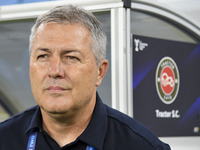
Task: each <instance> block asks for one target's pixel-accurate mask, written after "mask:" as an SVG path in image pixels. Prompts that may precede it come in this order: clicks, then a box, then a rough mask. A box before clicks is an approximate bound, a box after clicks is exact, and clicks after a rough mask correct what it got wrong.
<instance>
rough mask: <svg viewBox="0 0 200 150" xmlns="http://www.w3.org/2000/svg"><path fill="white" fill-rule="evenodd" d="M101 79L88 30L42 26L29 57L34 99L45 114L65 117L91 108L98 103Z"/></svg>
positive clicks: (80, 26) (68, 25)
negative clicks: (97, 89) (95, 102)
mask: <svg viewBox="0 0 200 150" xmlns="http://www.w3.org/2000/svg"><path fill="white" fill-rule="evenodd" d="M100 66H101V65H100ZM104 66H105V65H104ZM106 70H107V69H106ZM101 76H102V75H101V69H100V68H99V67H97V66H96V62H95V57H94V54H93V52H92V50H91V34H90V31H89V30H88V29H87V28H86V27H84V26H83V25H80V24H56V23H47V24H42V25H40V26H39V28H38V30H37V33H36V37H35V39H34V43H33V47H32V51H31V56H30V81H31V88H32V92H33V95H34V97H35V100H36V102H37V103H38V105H39V106H40V107H41V108H42V109H43V110H44V111H46V112H48V113H52V114H62V113H71V112H74V111H76V110H79V109H81V108H86V107H88V106H89V105H90V103H91V102H92V101H93V102H94V101H95V98H96V97H95V94H96V87H97V86H99V85H100V83H101V80H102V78H103V77H101Z"/></svg>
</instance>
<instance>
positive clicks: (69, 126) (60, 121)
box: [41, 103, 95, 147]
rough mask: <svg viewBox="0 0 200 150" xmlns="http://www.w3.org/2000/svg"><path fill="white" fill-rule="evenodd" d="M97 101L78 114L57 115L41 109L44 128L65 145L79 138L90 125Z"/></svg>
mask: <svg viewBox="0 0 200 150" xmlns="http://www.w3.org/2000/svg"><path fill="white" fill-rule="evenodd" d="M94 106H95V103H94V104H92V106H91V107H88V109H87V110H85V111H83V112H81V113H79V114H77V115H76V116H67V115H63V117H61V116H59V117H55V115H51V114H48V113H47V112H45V111H44V110H43V109H41V113H42V117H43V129H44V130H45V131H46V132H47V133H48V134H49V135H50V136H51V137H52V138H53V139H54V140H55V141H56V142H57V143H58V144H59V145H60V147H63V146H64V145H66V144H69V143H71V142H73V141H75V140H76V139H77V137H78V136H80V135H81V134H82V133H83V131H84V130H85V129H86V127H87V126H88V124H89V122H90V120H91V117H92V113H93V110H94Z"/></svg>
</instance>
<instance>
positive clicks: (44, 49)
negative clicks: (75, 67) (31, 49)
mask: <svg viewBox="0 0 200 150" xmlns="http://www.w3.org/2000/svg"><path fill="white" fill-rule="evenodd" d="M36 51H44V52H51V50H50V49H49V48H43V47H38V48H37V49H36ZM68 53H79V54H81V55H82V54H83V53H82V52H81V51H79V50H76V49H63V50H61V54H68Z"/></svg>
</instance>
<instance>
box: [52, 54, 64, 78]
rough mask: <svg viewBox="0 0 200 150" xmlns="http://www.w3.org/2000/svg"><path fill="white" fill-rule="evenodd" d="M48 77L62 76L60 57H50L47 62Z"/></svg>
mask: <svg viewBox="0 0 200 150" xmlns="http://www.w3.org/2000/svg"><path fill="white" fill-rule="evenodd" d="M48 69H49V77H51V78H63V77H64V70H63V64H62V61H61V59H60V58H53V57H52V58H51V61H50V63H49V68H48Z"/></svg>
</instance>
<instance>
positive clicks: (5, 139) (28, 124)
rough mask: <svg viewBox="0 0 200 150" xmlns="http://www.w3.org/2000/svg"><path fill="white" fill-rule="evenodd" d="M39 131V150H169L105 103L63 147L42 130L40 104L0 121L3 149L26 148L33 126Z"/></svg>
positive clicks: (100, 104)
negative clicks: (78, 134)
mask: <svg viewBox="0 0 200 150" xmlns="http://www.w3.org/2000/svg"><path fill="white" fill-rule="evenodd" d="M33 128H34V129H36V130H37V131H38V136H37V141H36V148H35V149H36V150H59V149H60V150H85V149H86V146H87V145H91V146H93V147H95V148H96V149H97V150H170V148H169V146H168V145H167V144H164V143H162V142H161V141H160V140H159V139H158V138H157V137H156V136H155V135H154V134H153V133H152V132H151V131H150V130H149V129H147V128H146V127H144V126H143V125H142V124H140V123H139V122H137V121H136V120H134V119H133V118H130V117H128V116H127V115H124V114H122V113H120V112H118V111H117V110H114V109H112V108H110V107H108V106H106V105H105V104H103V103H102V101H101V99H100V98H99V96H98V94H97V102H96V106H95V109H94V113H93V116H92V119H91V121H90V123H89V125H88V127H87V128H86V129H85V131H84V132H83V133H82V134H81V135H80V136H79V137H78V138H77V140H76V141H74V142H73V143H70V144H68V145H66V146H64V147H62V148H60V147H59V145H58V144H57V143H56V141H54V140H53V139H52V138H51V137H50V136H49V135H48V134H47V133H46V132H45V131H44V130H43V129H42V117H41V112H40V108H39V106H35V107H33V108H31V109H28V110H26V111H23V112H21V113H20V114H17V115H15V116H13V117H11V118H10V119H8V120H6V121H4V122H3V123H1V124H0V150H14V149H17V150H26V149H27V144H28V139H29V134H30V130H31V129H33Z"/></svg>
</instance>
